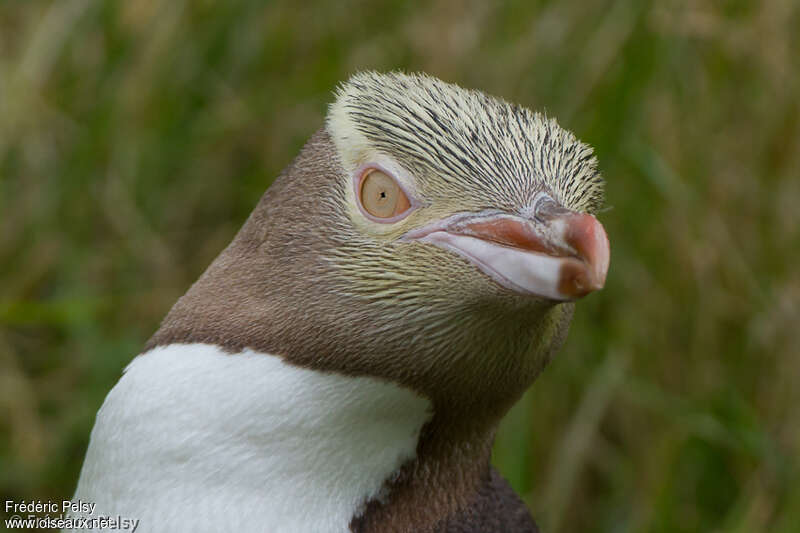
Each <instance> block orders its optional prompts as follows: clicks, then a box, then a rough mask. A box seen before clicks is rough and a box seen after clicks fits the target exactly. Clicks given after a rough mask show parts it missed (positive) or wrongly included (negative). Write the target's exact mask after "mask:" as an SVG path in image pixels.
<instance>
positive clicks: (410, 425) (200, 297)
mask: <svg viewBox="0 0 800 533" xmlns="http://www.w3.org/2000/svg"><path fill="white" fill-rule="evenodd" d="M603 189H604V181H603V179H602V177H601V175H600V172H599V170H598V166H597V161H596V158H595V156H594V154H593V150H592V148H590V147H589V146H588V145H586V144H584V143H582V142H580V141H579V140H577V139H576V137H575V136H574V135H573V134H572V133H570V132H569V131H567V130H565V129H563V128H561V127H560V126H559V125H558V124H557V123H556V121H555V120H553V119H551V118H547V117H545V116H543V115H542V114H539V113H534V112H532V111H530V110H528V109H526V108H524V107H520V106H517V105H513V104H510V103H508V102H506V101H504V100H502V99H499V98H495V97H492V96H488V95H486V94H484V93H483V92H480V91H477V90H469V89H464V88H461V87H459V86H457V85H453V84H449V83H445V82H443V81H441V80H439V79H436V78H434V77H431V76H429V75H426V74H407V73H400V72H391V73H377V72H361V73H358V74H356V75H354V76H353V77H352V78H350V79H349V80H348V81H347V82H345V83H343V84H341V85H340V86H339V87H338V89H337V91H336V94H335V98H334V101H333V103H332V104H331V105H330V107H329V110H328V114H327V117H326V120H325V123H324V126H323V127H322V128H321V129H319V130H318V131H317V132H316V133H315V134H314V135H313V136H312V137H311V138H310V140H309V141H308V142H307V143H306V145H305V146H304V147H303V148H302V150H301V152H300V153H299V155H298V156H297V157H296V159H295V160H294V161H293V162H292V163H291V164H290V165H289V166H288V167H287V168H286V169H285V170H284V171H283V172H282V173H281V174H280V176H279V177H278V178H277V179H276V180H275V181H274V183H273V184H272V185H271V186H270V187H269V188H268V189H267V191H266V192H265V194H264V195H263V197H262V198H261V200H260V201H259V203H258V204H257V206H256V207H255V209H254V211H253V212H252V214H251V215H250V216H249V218H248V219H247V221H246V222H245V223H244V225H243V227H242V228H241V230H240V231H239V232H238V234H237V235H236V236H235V238H234V239H233V241H232V242H231V243H230V245H229V246H228V247H227V248H225V250H224V251H222V252H221V254H220V255H219V256H218V257H217V258H216V259H215V260H214V261H213V263H212V264H211V265H210V266H209V267H208V269H207V270H206V271H205V273H203V274H202V276H201V277H200V278H199V279H198V280H197V281H196V282H195V283H194V284H193V285H192V286H191V288H189V290H188V291H187V292H186V294H185V295H184V296H182V297H181V298H180V299H179V300H178V301H177V303H176V304H175V305H174V307H173V308H172V309H171V310H170V311H169V313H168V314H167V316H166V318H165V319H164V320H163V322H162V324H161V326H160V329H158V331H157V332H156V333H155V334H154V335H153V337H152V338H151V339H150V340H149V341H148V342H147V344H146V346H145V348H144V350H143V351H142V353H141V354H139V355H138V356H136V357H135V358H134V359H133V360H132V361H131V363H130V364H129V365H128V366H127V368H126V369H125V371H124V373H123V375H122V377H121V378H120V380H119V381H118V383H117V384H116V385H115V386H114V387H113V389H112V390H111V391H110V393H109V394H108V396H107V397H106V399H105V401H104V403H103V405H102V407H101V408H100V410H99V411H98V413H97V417H96V421H95V425H94V428H93V430H92V433H91V438H90V443H89V447H88V451H87V453H86V457H85V461H84V464H83V468H82V470H81V474H80V478H79V482H78V486H77V490H76V493H75V496H74V498H73V500H74V501H80V502H89V503H91V504H94V507H93V514H92V515H91V516H89V515H83V518H91V517H98V516H110V517H119V518H120V519H124V518H127V519H130V520H138V526H137V531H139V532H144V531H270V532H340V531H352V532H389V531H402V532H406V531H408V532H495V531H497V532H535V531H538V530H537V526H536V524H535V522H534V520H533V519H532V517H531V516H530V514H529V512H528V510H527V508H526V507H525V505H524V504H523V502H522V501H521V499H520V498H519V497H518V496H517V495H516V494H515V493H514V491H513V490H512V489H511V487H510V486H509V485H508V483H507V482H506V481H505V480H503V479H502V477H501V476H500V475H499V474H498V472H497V471H496V470H495V469H494V468H493V467H492V466H491V464H490V455H491V449H492V443H493V440H494V435H495V431H496V429H497V426H498V423H499V422H500V420H501V419H502V417H503V416H504V414H505V413H506V412H507V411H508V410H509V408H510V407H511V406H512V405H513V404H514V403H515V402H516V401H517V400H518V399H519V398H520V396H521V395H522V393H523V392H524V391H525V390H526V389H527V388H528V387H529V386H530V385H531V383H532V382H533V381H534V379H535V378H536V377H537V376H538V375H539V373H540V372H541V371H542V369H543V368H544V367H545V366H546V365H547V364H548V362H549V361H550V360H551V358H552V357H553V355H554V353H555V352H556V351H557V350H558V349H559V348H560V346H561V345H562V343H563V342H564V339H565V336H566V334H567V330H568V326H569V323H570V321H571V318H572V314H573V309H574V302H575V301H576V300H578V299H580V298H582V297H584V296H586V295H587V294H589V293H591V292H593V291H596V290H599V289H601V288H602V287H603V285H604V283H605V278H606V273H607V271H608V266H609V242H608V238H607V235H606V232H605V230H604V229H603V226H602V225H601V223H600V222H599V221H598V219H597V218H596V217H595V214H596V213H597V211H598V210H599V209H600V208H601V207H602V205H603V202H604V199H603V198H604V192H603Z"/></svg>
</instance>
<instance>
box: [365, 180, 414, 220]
mask: <svg viewBox="0 0 800 533" xmlns="http://www.w3.org/2000/svg"><path fill="white" fill-rule="evenodd" d="M358 201H359V203H360V204H361V207H362V209H363V210H364V211H365V212H366V213H367V214H368V215H370V216H371V217H373V218H374V219H377V220H378V221H380V222H388V221H394V219H395V218H396V217H397V216H398V215H401V214H403V213H405V212H406V211H408V210H409V209H410V208H411V202H410V201H409V199H408V196H406V193H405V192H404V191H403V189H402V188H401V187H400V185H398V183H397V181H395V179H394V178H392V177H391V176H390V175H389V174H387V173H386V172H384V171H382V170H379V169H377V168H370V169H367V170H366V171H365V172H364V174H363V175H362V177H361V181H360V183H359V186H358Z"/></svg>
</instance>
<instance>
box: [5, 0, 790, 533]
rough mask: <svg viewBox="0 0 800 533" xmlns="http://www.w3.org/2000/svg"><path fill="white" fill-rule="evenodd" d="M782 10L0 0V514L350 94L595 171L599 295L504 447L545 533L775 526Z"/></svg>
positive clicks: (781, 324)
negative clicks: (485, 125)
mask: <svg viewBox="0 0 800 533" xmlns="http://www.w3.org/2000/svg"><path fill="white" fill-rule="evenodd" d="M798 28H800V8H799V7H798V5H797V3H796V2H791V1H788V0H785V1H780V0H776V1H768V2H762V3H754V2H744V1H731V2H712V1H694V2H689V1H666V2H655V1H636V0H627V1H625V0H621V1H616V2H612V1H605V0H591V1H579V0H570V1H565V2H543V1H539V2H526V1H522V0H519V1H512V2H505V3H502V4H501V3H492V4H490V3H484V2H461V1H455V0H442V1H436V2H430V3H427V2H426V3H415V2H401V1H394V2H382V3H372V2H352V1H345V2H339V3H331V2H321V1H316V2H306V3H303V5H302V6H301V5H299V3H292V2H288V1H284V0H282V1H273V2H266V3H264V2H256V1H249V0H237V1H229V2H225V3H216V2H208V1H198V2H188V1H167V0H150V1H131V2H110V1H109V2H102V1H90V0H61V1H53V2H35V1H29V2H26V1H14V0H10V1H9V0H7V1H5V2H2V3H0V413H1V415H2V416H0V496H2V499H4V500H5V499H16V500H20V499H27V500H30V499H33V498H45V499H46V498H53V499H56V498H62V497H68V496H70V495H71V493H72V491H73V490H74V486H75V482H76V480H77V476H78V472H79V469H80V466H81V462H82V458H83V454H84V452H85V448H86V445H87V442H88V437H89V431H90V428H91V426H92V423H93V417H94V413H95V412H96V410H97V408H98V407H99V406H100V403H101V402H102V399H103V397H104V395H105V394H106V392H107V391H108V390H109V389H110V387H111V386H112V385H113V383H114V382H115V381H116V379H117V378H118V377H119V375H120V372H121V371H122V369H123V368H124V366H125V364H126V363H127V362H128V361H129V360H130V359H131V357H132V356H133V355H134V354H136V353H137V352H138V351H139V349H140V348H141V346H142V344H143V342H144V341H145V340H146V339H147V337H148V336H149V335H150V334H151V333H152V332H153V331H154V330H155V329H156V327H157V325H158V323H159V321H160V319H161V318H162V317H163V316H164V314H165V313H166V311H167V310H168V309H169V307H170V306H171V305H172V303H173V302H174V301H175V299H176V298H177V297H178V296H180V295H181V294H182V293H183V292H184V291H185V290H186V289H187V288H188V286H189V284H190V283H191V282H192V281H193V280H194V279H195V278H196V277H197V276H198V275H199V274H200V273H201V272H202V271H203V270H204V268H205V267H206V266H207V265H208V263H209V262H210V261H211V260H212V259H213V257H214V256H215V255H216V254H217V253H218V252H219V251H220V250H221V249H222V248H223V247H224V246H225V245H226V244H227V242H228V241H229V240H230V239H231V238H232V236H233V234H234V233H235V231H236V230H237V228H238V227H239V226H240V225H241V224H242V223H243V221H244V219H245V218H246V216H247V215H248V213H249V211H250V210H251V209H252V207H253V206H254V205H255V203H256V202H257V200H258V198H259V196H260V195H261V194H262V192H263V191H264V189H265V188H266V187H267V186H268V185H269V183H270V182H271V180H272V179H273V178H274V177H275V176H276V175H277V174H278V173H279V172H280V170H281V169H282V168H283V167H284V166H285V165H286V164H287V163H288V162H289V161H290V160H291V159H292V157H293V156H294V155H295V154H296V153H297V151H298V150H299V148H300V147H301V146H302V144H303V143H304V141H305V140H306V139H307V138H308V137H309V136H310V135H311V134H312V133H313V132H314V131H315V130H316V129H317V128H319V127H320V126H321V125H322V120H323V116H324V113H325V110H326V105H327V103H328V102H330V100H331V91H332V89H333V88H334V87H335V86H336V84H337V83H338V82H339V81H341V80H344V79H346V78H347V77H348V76H349V75H350V74H351V73H353V72H355V71H357V70H359V69H367V68H370V69H378V70H389V69H405V70H424V71H427V72H429V73H431V74H434V75H436V76H439V77H441V78H443V79H445V80H448V81H452V82H457V83H459V84H462V85H464V86H468V87H475V88H480V89H482V90H485V91H486V92H489V93H491V94H495V95H499V96H502V97H505V98H507V99H509V100H511V101H515V102H519V103H521V104H524V105H527V106H529V107H532V108H535V109H540V110H545V111H546V112H547V113H548V114H550V115H552V116H554V117H556V118H557V119H558V120H559V121H560V122H561V124H562V125H563V126H565V127H567V128H569V129H571V130H573V131H575V133H576V134H577V135H578V136H579V137H580V138H581V139H583V140H584V141H586V142H589V143H591V144H592V145H594V146H595V147H596V151H597V155H598V157H599V160H600V164H601V167H602V170H603V173H604V175H605V177H606V179H607V182H608V187H607V197H608V204H609V209H608V211H607V212H605V213H604V214H602V216H601V219H602V221H603V223H604V224H605V226H606V228H607V230H608V233H609V235H610V239H611V243H612V264H611V272H610V275H609V280H608V285H607V288H606V289H605V290H604V291H602V292H601V293H598V294H596V295H592V296H591V297H589V298H587V299H586V300H585V301H582V302H580V304H579V306H578V311H577V314H576V318H575V321H574V324H573V328H572V331H571V334H570V337H569V340H568V342H567V345H566V346H565V349H564V350H563V351H562V352H561V353H560V354H559V356H558V357H557V358H556V360H555V361H554V362H553V363H552V364H551V365H550V367H549V369H548V370H547V371H546V372H545V373H544V374H543V375H542V376H541V377H540V379H539V380H538V381H537V383H536V384H535V385H534V386H533V388H532V389H531V390H530V391H529V392H528V394H527V395H526V396H525V398H524V400H523V401H522V402H521V403H520V404H519V405H518V406H517V407H516V408H515V409H514V410H513V411H512V413H511V414H510V415H509V417H508V419H507V420H506V422H505V423H504V424H503V427H502V428H501V430H500V432H499V435H498V442H497V446H496V449H495V457H494V459H495V462H496V463H497V464H498V466H499V467H500V469H501V471H502V472H503V473H504V474H505V475H506V476H507V477H508V478H509V479H510V481H511V482H512V484H513V485H514V487H515V488H516V489H517V490H518V491H519V492H520V493H521V494H522V495H523V497H524V498H525V500H526V501H527V502H528V503H529V505H530V507H531V509H532V510H533V512H534V515H535V516H536V517H537V519H538V520H539V521H540V522H541V524H542V525H543V526H544V530H545V531H548V532H550V533H556V532H566V531H587V532H594V531H598V532H599V531H604V532H606V531H613V532H706V531H718V532H743V533H744V532H759V531H770V532H778V533H785V532H793V531H800V459H799V458H798V457H799V455H800V416H798V406H800V386H798V383H800V334H798V332H797V329H798V326H799V325H800V273H799V271H798V268H797V265H798V263H800V209H798V201H800V109H799V108H800V101H799V100H800V99H799V98H798V95H799V94H800V66H799V65H800V63H798V57H800V37H799V35H800V32H798V31H797V30H798Z"/></svg>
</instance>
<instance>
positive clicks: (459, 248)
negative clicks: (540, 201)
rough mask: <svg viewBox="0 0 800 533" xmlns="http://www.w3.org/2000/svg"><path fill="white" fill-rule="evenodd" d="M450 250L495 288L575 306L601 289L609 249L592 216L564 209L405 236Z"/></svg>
mask: <svg viewBox="0 0 800 533" xmlns="http://www.w3.org/2000/svg"><path fill="white" fill-rule="evenodd" d="M406 238H409V239H414V240H419V241H422V242H427V243H430V244H433V245H436V246H440V247H442V248H445V249H448V250H451V251H453V252H455V253H457V254H458V255H461V256H462V257H464V258H465V259H467V260H469V261H470V262H472V263H474V264H475V266H476V267H478V269H480V270H482V271H483V272H484V273H486V274H487V275H489V276H490V277H491V278H492V279H494V280H495V281H496V282H498V283H499V284H500V285H502V286H504V287H506V288H508V289H511V290H513V291H515V292H519V293H523V294H531V295H535V296H540V297H543V298H548V299H552V300H561V301H565V300H575V299H577V298H581V297H582V296H585V295H587V294H589V293H590V292H593V291H596V290H599V289H601V288H603V285H604V284H605V280H606V274H607V272H608V264H609V255H610V253H609V244H608V237H607V236H606V232H605V230H604V229H603V226H602V225H601V224H600V222H598V220H597V219H596V218H595V217H593V216H592V215H587V214H584V213H575V212H572V211H567V210H564V209H561V210H558V211H557V212H555V213H553V214H548V215H545V217H544V218H543V219H538V218H537V219H529V218H522V217H518V216H514V215H506V214H500V215H489V216H480V215H463V214H462V215H455V216H454V217H450V218H448V219H445V220H442V221H439V222H437V223H435V224H433V225H429V226H427V227H425V228H422V229H420V230H415V231H413V232H410V233H409V234H408V235H406Z"/></svg>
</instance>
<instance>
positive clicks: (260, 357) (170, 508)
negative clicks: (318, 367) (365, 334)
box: [74, 344, 430, 532]
mask: <svg viewBox="0 0 800 533" xmlns="http://www.w3.org/2000/svg"><path fill="white" fill-rule="evenodd" d="M429 416H430V403H429V402H428V401H427V400H426V399H424V398H422V397H420V396H418V395H417V394H415V393H414V392H412V391H410V390H408V389H404V388H401V387H399V386H396V385H394V384H391V383H386V382H383V381H379V380H377V379H371V378H366V377H348V376H342V375H337V374H326V373H321V372H317V371H314V370H310V369H304V368H299V367H296V366H291V365H288V364H286V363H284V362H283V361H282V360H281V359H280V358H279V357H276V356H272V355H269V354H263V353H257V352H254V351H251V350H245V351H243V352H241V353H238V354H228V353H225V352H223V351H222V350H221V349H220V348H218V347H216V346H212V345H208V344H182V345H181V344H175V345H169V346H165V347H159V348H155V349H153V350H151V351H149V352H147V353H145V354H142V355H140V356H138V357H137V358H136V359H134V360H133V362H131V364H130V365H129V366H128V368H127V369H126V370H125V373H124V375H123V376H122V378H121V379H120V381H119V383H117V385H116V386H115V387H114V388H113V389H112V391H111V392H110V393H109V395H108V397H107V398H106V400H105V402H104V404H103V406H102V408H101V409H100V411H99V412H98V414H97V420H96V423H95V427H94V429H93V431H92V436H91V442H90V444H89V450H88V452H87V455H86V460H85V463H84V465H83V470H82V472H81V477H80V481H79V482H78V489H77V491H76V494H75V497H74V499H80V500H83V501H88V502H92V503H96V504H97V507H96V510H95V512H94V515H111V516H117V515H121V516H122V517H129V518H133V519H140V524H139V527H138V529H137V531H139V532H142V531H275V532H279V531H286V532H295V531H316V532H325V531H347V530H348V525H349V522H350V520H351V519H352V517H353V516H354V515H355V514H357V513H359V512H360V510H361V509H362V508H363V505H364V503H365V502H366V501H368V500H369V499H372V498H375V497H379V496H380V490H381V487H382V486H383V484H384V482H385V481H386V479H388V478H389V477H391V475H392V474H393V473H394V472H395V471H397V470H398V468H399V467H400V466H401V465H402V464H403V463H404V462H405V461H407V460H409V459H411V458H413V456H414V453H415V448H416V444H417V440H418V437H419V431H420V428H421V427H422V425H423V424H424V423H425V422H426V421H427V419H428V418H429Z"/></svg>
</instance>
